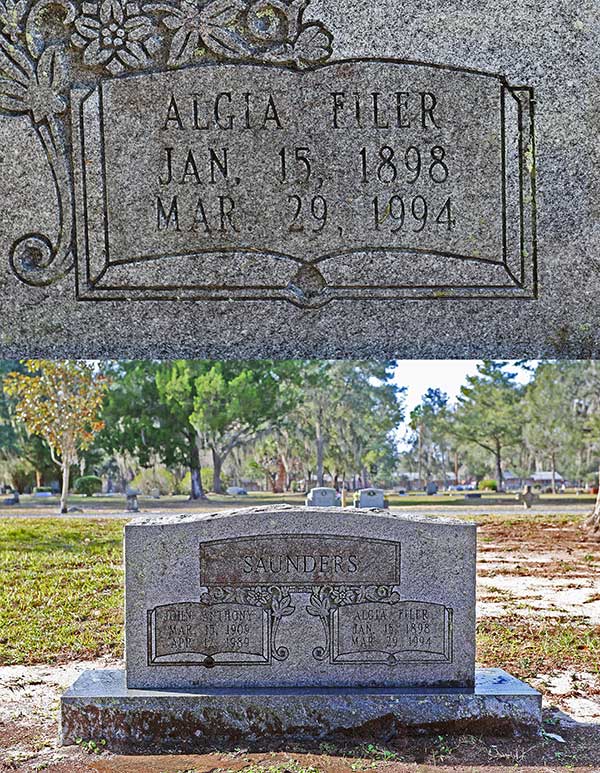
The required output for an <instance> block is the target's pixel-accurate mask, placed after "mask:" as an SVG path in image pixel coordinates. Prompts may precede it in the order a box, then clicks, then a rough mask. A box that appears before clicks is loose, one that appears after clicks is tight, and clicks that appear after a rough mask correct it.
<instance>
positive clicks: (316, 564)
mask: <svg viewBox="0 0 600 773" xmlns="http://www.w3.org/2000/svg"><path fill="white" fill-rule="evenodd" d="M357 571H358V556H355V555H348V556H338V555H318V556H313V555H301V556H289V555H285V556H284V555H275V556H264V557H263V556H252V555H248V556H244V564H243V572H244V574H251V573H254V572H256V573H257V574H260V573H264V574H289V573H290V572H294V573H305V574H313V573H314V572H319V573H321V574H334V575H335V574H344V573H348V574H354V573H355V572H357Z"/></svg>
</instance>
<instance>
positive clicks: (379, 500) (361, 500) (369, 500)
mask: <svg viewBox="0 0 600 773" xmlns="http://www.w3.org/2000/svg"><path fill="white" fill-rule="evenodd" d="M354 506H355V507H375V508H384V507H387V502H386V501H385V491H384V490H383V489H380V488H362V489H360V490H359V491H357V492H355V494H354Z"/></svg>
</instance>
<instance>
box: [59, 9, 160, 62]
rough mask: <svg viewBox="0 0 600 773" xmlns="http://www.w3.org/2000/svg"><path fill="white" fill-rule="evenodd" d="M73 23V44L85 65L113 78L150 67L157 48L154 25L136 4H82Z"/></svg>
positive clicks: (158, 44) (157, 42) (157, 41)
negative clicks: (106, 71) (98, 69)
mask: <svg viewBox="0 0 600 773" xmlns="http://www.w3.org/2000/svg"><path fill="white" fill-rule="evenodd" d="M82 11H83V13H82V14H81V16H79V17H78V18H77V19H75V29H76V30H77V32H75V33H73V36H72V38H71V39H72V41H73V44H74V45H76V46H78V47H79V48H82V49H83V61H84V62H85V64H87V65H103V66H104V67H105V68H106V69H107V70H109V72H111V73H112V74H113V75H118V74H119V73H121V72H123V70H125V69H131V70H136V69H141V68H144V67H148V66H149V65H150V63H151V55H152V54H153V53H154V52H155V51H156V50H157V49H158V48H159V47H160V40H159V39H158V37H156V34H155V32H156V30H155V28H154V25H153V23H152V21H151V19H149V18H148V17H147V16H145V15H144V14H142V13H141V12H140V7H139V5H138V4H137V3H124V2H122V0H102V2H101V3H83V5H82Z"/></svg>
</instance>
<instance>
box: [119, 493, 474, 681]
mask: <svg viewBox="0 0 600 773" xmlns="http://www.w3.org/2000/svg"><path fill="white" fill-rule="evenodd" d="M475 530H476V527H475V524H473V523H465V522H460V521H456V520H454V519H447V520H444V519H435V518H431V517H423V516H413V515H410V514H401V513H391V512H388V511H373V510H367V509H363V510H361V509H359V508H345V509H344V508H338V507H331V508H311V507H290V506H285V505H283V506H276V507H265V508H248V509H245V510H236V511H224V512H220V513H214V514H211V515H200V514H189V515H171V516H162V517H152V518H148V519H135V520H134V521H132V522H131V523H129V524H128V525H127V526H126V527H125V562H126V593H125V599H126V616H125V617H126V637H125V641H126V665H127V679H128V685H129V686H130V687H132V688H138V687H139V688H153V687H156V688H162V687H171V688H190V689H204V688H209V687H210V688H212V687H232V688H233V687H238V688H243V687H316V686H320V687H335V686H339V687H343V686H345V687H351V686H357V687H406V686H413V687H416V686H420V685H428V686H439V687H442V686H445V687H471V686H472V684H473V678H474V668H475Z"/></svg>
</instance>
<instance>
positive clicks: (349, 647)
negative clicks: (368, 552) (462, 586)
mask: <svg viewBox="0 0 600 773" xmlns="http://www.w3.org/2000/svg"><path fill="white" fill-rule="evenodd" d="M331 627H332V630H331V634H332V635H331V641H332V648H331V659H332V662H335V663H342V662H343V663H374V662H384V663H387V664H388V665H390V666H394V665H399V664H401V663H403V662H408V661H413V662H420V663H427V662H439V661H448V662H450V661H452V610H449V609H447V608H446V607H445V606H444V605H443V604H435V603H431V602H429V603H428V602H425V601H399V600H398V601H397V602H396V603H394V604H378V603H375V602H363V603H359V604H351V605H348V606H341V607H340V608H339V609H337V610H336V611H335V612H334V614H333V615H332V620H331Z"/></svg>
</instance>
